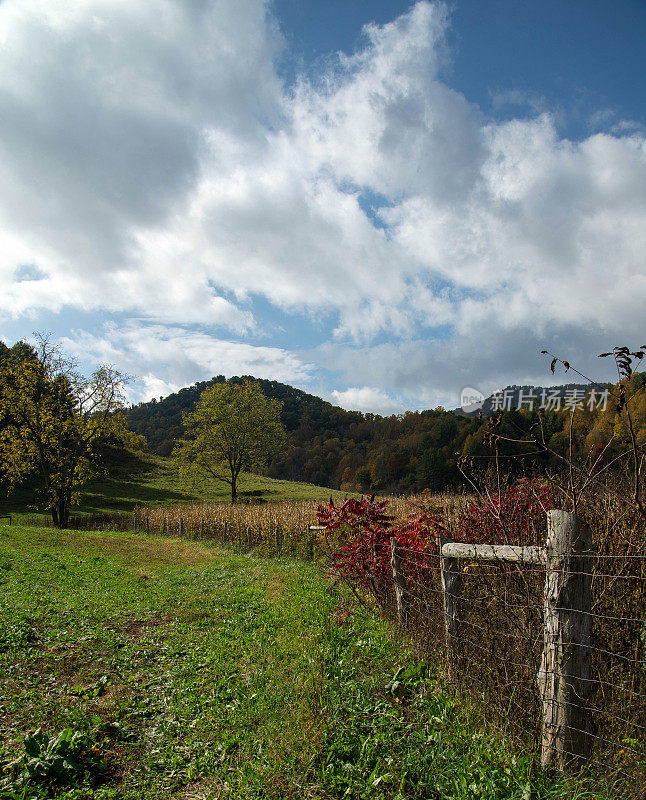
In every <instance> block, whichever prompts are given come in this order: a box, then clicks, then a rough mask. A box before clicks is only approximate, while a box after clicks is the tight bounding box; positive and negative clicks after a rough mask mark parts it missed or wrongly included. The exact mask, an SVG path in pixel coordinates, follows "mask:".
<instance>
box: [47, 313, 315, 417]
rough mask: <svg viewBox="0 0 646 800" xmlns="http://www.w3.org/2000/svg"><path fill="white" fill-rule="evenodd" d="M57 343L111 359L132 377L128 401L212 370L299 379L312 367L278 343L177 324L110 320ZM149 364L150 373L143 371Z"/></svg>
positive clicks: (81, 354) (86, 357)
mask: <svg viewBox="0 0 646 800" xmlns="http://www.w3.org/2000/svg"><path fill="white" fill-rule="evenodd" d="M61 344H62V345H63V347H64V349H65V351H66V352H68V353H70V354H71V355H73V356H74V357H76V358H78V359H81V360H83V361H93V362H102V363H112V364H117V365H119V366H120V367H121V369H122V370H124V371H126V372H128V373H129V374H130V375H131V376H132V378H133V382H132V384H131V386H130V389H129V397H130V399H131V400H132V401H139V400H148V399H150V398H151V397H156V396H158V395H159V394H168V393H169V392H172V391H176V390H177V389H178V388H179V387H181V386H186V385H188V384H191V383H194V382H195V381H198V380H208V379H209V378H212V377H213V376H215V375H224V376H225V377H227V378H228V377H231V376H232V375H253V376H254V377H256V378H268V379H274V380H282V381H285V382H287V383H290V382H291V383H303V382H307V381H309V379H310V376H311V372H312V366H311V365H310V364H308V363H307V362H305V361H303V360H301V359H300V358H299V357H298V356H297V355H295V354H293V353H290V352H288V351H286V350H283V349H281V348H278V347H263V346H253V345H249V344H245V343H244V342H234V341H228V340H224V339H216V338H215V337H213V336H210V335H209V334H206V333H203V332H200V331H195V330H189V329H186V328H180V327H178V326H166V325H150V324H137V323H130V324H127V325H126V326H125V327H119V326H116V325H113V324H110V325H108V326H107V327H106V328H105V330H104V331H102V333H101V334H100V335H97V334H94V333H90V332H88V331H74V332H73V335H72V336H71V337H63V338H62V339H61ZM151 365H154V367H155V372H154V373H151V372H148V371H147V370H148V369H149V367H150V366H151Z"/></svg>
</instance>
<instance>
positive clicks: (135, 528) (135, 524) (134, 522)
mask: <svg viewBox="0 0 646 800" xmlns="http://www.w3.org/2000/svg"><path fill="white" fill-rule="evenodd" d="M132 530H133V531H134V532H135V533H137V514H136V512H135V511H133V512H132Z"/></svg>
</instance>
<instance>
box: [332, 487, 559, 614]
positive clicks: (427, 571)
mask: <svg viewBox="0 0 646 800" xmlns="http://www.w3.org/2000/svg"><path fill="white" fill-rule="evenodd" d="M554 505H555V504H554V490H553V488H552V486H550V485H549V484H547V483H545V482H542V481H537V480H526V479H523V480H519V481H517V483H515V484H514V485H513V486H510V487H506V488H504V489H502V491H501V492H500V495H499V496H498V495H495V496H488V497H486V498H483V499H482V500H479V501H478V502H474V503H471V504H470V505H469V507H468V509H467V511H466V512H465V513H464V514H462V516H461V517H460V518H459V519H458V520H457V521H453V523H452V525H451V533H450V534H448V533H447V520H446V518H445V516H444V513H443V511H442V510H441V509H437V508H434V507H433V506H432V504H431V503H430V502H429V501H424V502H422V503H421V504H419V505H418V506H417V509H416V511H415V512H414V513H412V514H410V515H409V516H408V517H407V518H406V519H405V520H404V521H403V522H399V523H396V522H395V520H394V519H393V517H392V516H391V515H389V514H388V513H387V511H386V509H387V506H388V501H387V500H380V501H375V500H374V499H373V498H367V497H363V498H361V500H354V499H351V500H346V501H345V502H344V503H343V504H342V505H341V506H335V505H334V502H333V501H332V500H330V503H329V504H328V505H327V506H319V507H318V510H317V516H318V520H319V524H321V525H325V526H326V527H327V536H326V539H327V544H328V546H329V549H330V560H331V568H332V572H333V573H334V574H336V575H339V576H340V577H342V578H344V579H345V580H346V581H348V583H349V584H350V585H351V586H357V587H360V588H361V589H363V590H364V591H367V592H369V593H370V594H372V596H373V597H374V598H375V600H376V601H377V602H378V603H380V604H381V605H386V604H387V603H388V598H389V596H390V594H391V588H390V587H391V585H392V571H391V564H390V557H391V548H390V543H391V540H392V539H393V538H395V539H396V540H397V541H398V542H399V544H400V545H401V548H402V553H403V559H404V564H405V577H406V580H410V581H412V582H413V584H424V583H426V584H430V583H431V582H432V581H434V580H436V577H435V573H437V571H438V568H439V545H438V536H439V535H440V534H444V535H447V538H451V539H453V540H455V541H462V542H474V543H484V544H517V545H532V544H543V543H544V534H545V529H546V514H545V512H546V511H547V510H548V509H550V508H554Z"/></svg>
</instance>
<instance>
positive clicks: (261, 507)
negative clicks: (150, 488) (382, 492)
mask: <svg viewBox="0 0 646 800" xmlns="http://www.w3.org/2000/svg"><path fill="white" fill-rule="evenodd" d="M387 499H388V500H389V504H388V513H389V514H392V515H393V517H395V519H404V518H405V517H406V516H407V515H408V514H410V513H412V512H414V511H415V506H416V504H417V503H419V502H420V501H421V500H422V498H421V496H420V497H414V496H412V497H411V496H408V497H389V498H387ZM433 499H434V501H435V502H436V503H437V505H438V506H440V507H443V508H448V509H454V510H457V509H458V508H459V507H460V506H461V505H463V504H464V503H465V501H466V500H465V497H464V496H462V495H449V494H444V495H437V496H435V497H434V498H433ZM426 502H428V498H426ZM318 506H319V502H318V501H316V500H300V501H283V502H279V503H259V504H256V503H240V504H237V505H230V504H228V503H194V504H188V505H174V506H169V507H167V508H151V507H145V506H142V507H139V508H137V509H135V511H134V512H133V519H132V521H133V527H134V528H135V529H137V530H141V531H146V532H147V533H155V534H161V535H167V536H185V537H186V538H189V539H201V538H203V539H213V540H217V541H222V542H230V543H233V544H237V545H239V546H241V547H246V548H259V549H262V550H265V551H267V552H274V551H281V552H284V553H290V554H293V555H300V556H308V557H310V556H311V554H312V549H313V548H315V547H316V545H317V542H320V537H319V535H318V534H317V532H316V531H310V530H309V526H310V525H317V517H316V509H317V508H318Z"/></svg>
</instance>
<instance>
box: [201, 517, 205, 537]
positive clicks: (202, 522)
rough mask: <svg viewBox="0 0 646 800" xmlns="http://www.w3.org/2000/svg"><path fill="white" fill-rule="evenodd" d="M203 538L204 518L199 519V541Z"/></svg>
mask: <svg viewBox="0 0 646 800" xmlns="http://www.w3.org/2000/svg"><path fill="white" fill-rule="evenodd" d="M203 538H204V517H200V539H203Z"/></svg>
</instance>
